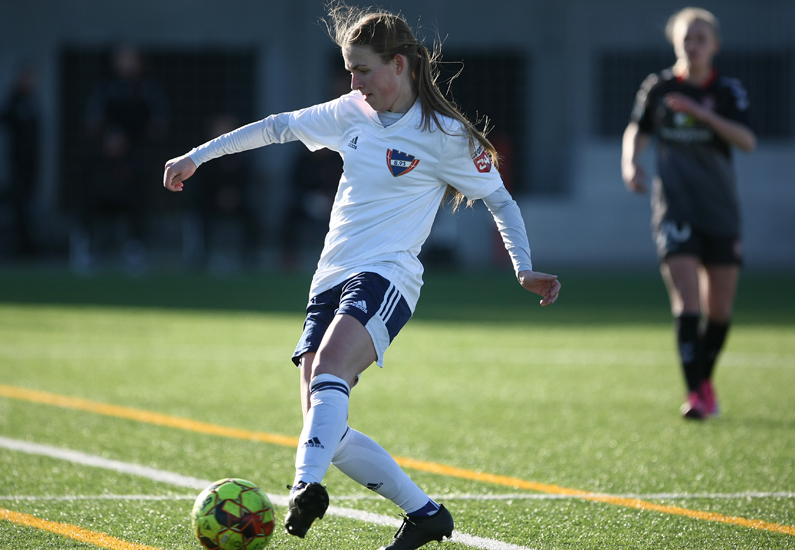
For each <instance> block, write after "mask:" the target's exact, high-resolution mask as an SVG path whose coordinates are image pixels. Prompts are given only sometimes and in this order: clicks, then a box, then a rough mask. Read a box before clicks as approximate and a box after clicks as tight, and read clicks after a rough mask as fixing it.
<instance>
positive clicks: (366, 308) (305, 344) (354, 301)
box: [293, 272, 411, 367]
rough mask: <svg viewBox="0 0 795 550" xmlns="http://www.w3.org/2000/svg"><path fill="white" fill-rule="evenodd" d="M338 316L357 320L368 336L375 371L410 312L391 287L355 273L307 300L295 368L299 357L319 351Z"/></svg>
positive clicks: (379, 279) (377, 278)
mask: <svg viewBox="0 0 795 550" xmlns="http://www.w3.org/2000/svg"><path fill="white" fill-rule="evenodd" d="M342 313H344V314H346V315H350V316H352V317H355V318H356V319H358V321H359V322H360V323H361V324H362V325H364V328H366V329H367V332H369V333H370V337H371V338H372V339H373V345H374V346H375V352H376V354H377V355H378V359H377V363H378V366H379V367H383V366H384V353H385V352H386V348H387V347H388V346H389V344H390V343H391V342H392V340H394V338H395V336H397V334H398V332H400V329H402V328H403V326H404V325H405V324H406V323H407V322H408V320H409V319H410V318H411V309H410V308H409V305H408V303H407V302H406V299H405V298H403V295H401V294H400V291H398V289H397V288H396V287H395V285H393V284H392V283H390V282H389V281H388V280H386V279H384V278H383V277H382V276H381V275H378V274H376V273H369V272H365V273H358V274H356V275H354V276H353V277H351V278H349V279H347V280H345V281H343V282H342V283H340V284H338V285H337V286H335V287H334V288H332V289H330V290H327V291H325V292H321V293H320V294H318V295H316V296H312V298H311V299H310V300H309V304H308V305H307V306H306V320H305V321H304V333H303V334H302V335H301V339H300V340H299V341H298V345H297V346H296V347H295V352H294V353H293V363H295V364H296V365H298V362H299V360H300V359H301V356H302V355H303V354H305V353H308V352H315V351H317V350H318V348H320V342H321V340H323V335H324V334H325V333H326V329H328V327H329V325H330V324H331V321H332V320H333V319H334V316H335V315H338V314H342Z"/></svg>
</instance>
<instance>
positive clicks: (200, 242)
mask: <svg viewBox="0 0 795 550" xmlns="http://www.w3.org/2000/svg"><path fill="white" fill-rule="evenodd" d="M208 126H209V127H208V137H209V138H210V139H213V138H216V137H218V136H220V135H223V134H226V133H227V132H231V131H232V130H234V129H235V128H237V127H238V126H239V124H238V120H237V117H235V116H234V115H232V114H230V113H221V114H218V115H215V116H213V117H211V118H210V120H209V124H208ZM197 177H198V178H200V179H199V181H200V185H198V186H197V188H196V190H195V203H196V204H195V213H196V216H195V218H193V221H194V222H195V223H194V224H193V227H191V229H190V231H189V233H190V237H189V238H186V242H189V243H190V246H189V247H187V248H188V249H186V251H185V257H186V259H187V260H188V262H189V263H190V264H191V265H193V266H195V267H208V262H209V261H210V260H211V259H212V257H213V256H214V252H215V250H214V249H215V248H218V247H216V246H214V245H215V244H217V241H218V240H220V238H219V235H220V237H224V236H228V237H231V236H232V234H231V232H228V231H224V229H227V228H231V229H237V235H239V239H238V240H239V241H240V243H241V245H242V254H241V256H242V258H241V259H242V263H243V265H244V266H247V267H251V268H255V267H256V266H257V264H258V252H259V246H260V231H261V228H260V223H259V212H258V210H257V202H256V201H255V200H254V197H253V196H252V195H253V193H254V188H253V181H252V168H251V157H249V156H248V155H227V156H224V157H221V158H218V159H215V160H214V161H213V162H209V163H207V165H206V166H205V167H204V169H203V170H202V171H201V173H200V174H199V175H198V176H197ZM234 226H237V227H234ZM217 258H224V256H223V255H217ZM230 263H231V262H230Z"/></svg>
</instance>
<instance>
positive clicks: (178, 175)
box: [163, 155, 196, 191]
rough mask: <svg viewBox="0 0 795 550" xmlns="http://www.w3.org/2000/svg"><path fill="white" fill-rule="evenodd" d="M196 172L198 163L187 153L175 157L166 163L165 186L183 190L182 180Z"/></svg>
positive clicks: (172, 189) (170, 188) (171, 189)
mask: <svg viewBox="0 0 795 550" xmlns="http://www.w3.org/2000/svg"><path fill="white" fill-rule="evenodd" d="M195 172H196V164H194V162H193V160H191V158H190V157H189V156H187V155H183V156H181V157H177V158H173V159H171V160H170V161H168V162H167V163H166V168H165V171H164V172H163V187H165V188H166V189H168V190H169V191H182V187H183V185H182V182H183V181H185V180H186V179H188V178H189V177H191V176H192V175H193V174H194V173H195Z"/></svg>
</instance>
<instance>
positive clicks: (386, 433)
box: [0, 271, 795, 550]
mask: <svg viewBox="0 0 795 550" xmlns="http://www.w3.org/2000/svg"><path fill="white" fill-rule="evenodd" d="M559 275H560V277H561V281H562V283H563V290H562V292H561V297H560V300H559V301H558V303H556V304H555V305H553V306H550V307H547V308H541V307H540V306H539V305H538V300H537V298H536V297H534V296H533V295H531V294H529V293H526V292H524V291H523V290H522V289H521V288H520V287H519V286H518V285H517V284H516V282H515V280H514V279H513V278H512V276H511V275H510V273H480V274H468V275H453V274H446V273H431V274H429V275H428V276H427V277H426V286H425V287H424V289H423V296H422V298H421V300H420V304H419V307H418V309H417V312H416V314H415V318H414V319H413V320H412V321H411V322H409V324H408V325H407V326H406V328H405V329H404V330H403V331H402V332H401V334H400V335H399V336H398V337H397V339H396V340H395V341H394V343H393V345H392V346H391V347H390V349H389V351H388V352H387V354H386V361H385V368H384V369H383V370H382V369H378V368H377V367H375V366H373V367H371V368H370V369H369V370H368V371H367V372H366V373H365V374H364V375H363V377H362V381H361V383H360V385H359V386H357V387H356V388H355V389H354V390H353V392H352V397H351V409H350V424H351V426H353V427H355V428H357V429H359V430H361V431H363V432H365V433H367V434H368V435H370V436H372V437H373V438H374V439H376V440H377V441H379V442H380V443H381V444H382V445H383V446H384V447H385V448H386V449H387V450H388V451H389V452H391V453H392V454H394V455H396V456H398V457H407V458H411V459H416V460H422V461H427V462H433V463H437V464H440V465H443V466H446V467H448V468H457V469H460V470H464V471H467V472H473V473H487V474H496V475H500V476H506V477H508V478H516V479H519V480H523V481H528V482H538V483H543V484H549V485H555V486H557V487H559V488H566V489H573V490H578V491H591V492H597V493H606V494H610V495H616V496H618V497H621V498H635V497H636V496H637V497H638V498H640V499H641V500H644V501H645V502H649V503H653V504H664V505H668V506H673V507H678V508H686V509H689V510H699V511H704V512H711V513H715V514H720V515H722V516H724V517H729V518H745V519H754V520H761V521H764V522H767V523H768V524H778V525H781V526H784V527H785V528H787V527H788V528H789V529H790V530H792V529H793V526H795V496H794V494H795V429H793V428H795V407H793V403H795V401H793V388H795V285H794V284H793V283H795V277H792V276H787V275H786V274H785V275H781V274H779V275H770V276H766V275H761V274H755V275H754V274H751V275H746V276H744V277H743V279H742V282H741V288H740V292H739V294H738V300H737V307H736V314H735V322H734V325H733V327H732V331H731V334H730V337H729V340H728V343H727V346H726V349H725V351H724V353H723V355H722V356H721V358H720V362H719V367H718V371H717V376H716V385H717V389H718V392H719V398H720V402H721V408H722V413H721V415H720V416H719V417H717V418H714V419H710V420H709V421H707V422H703V423H698V422H685V421H683V420H682V419H681V418H680V417H679V415H678V406H679V404H680V403H681V401H682V398H683V395H684V390H683V382H682V380H681V375H680V373H679V368H678V366H677V357H676V353H675V349H674V342H673V331H672V323H671V320H670V315H669V313H668V311H667V299H666V296H665V292H664V289H663V287H662V283H661V281H660V280H659V276H658V275H656V274H643V273H641V274H622V275H616V274H610V273H597V274H589V273H584V272H572V273H561V274H559ZM307 288H308V277H307V276H305V275H299V276H285V275H277V274H266V275H262V276H239V277H233V278H227V279H215V278H212V277H209V276H204V275H196V274H184V273H156V274H151V275H148V276H145V277H140V278H127V277H125V276H123V275H114V274H98V275H95V276H93V277H82V278H81V277H73V276H71V275H69V274H66V273H60V272H26V271H5V272H0V384H2V385H4V386H10V387H14V388H25V389H33V390H39V391H43V392H49V393H52V394H58V395H63V396H68V397H76V398H82V399H86V400H90V401H92V402H98V403H104V404H111V405H120V406H124V407H129V408H132V409H136V410H141V411H151V412H156V413H161V414H164V415H171V416H176V417H182V418H188V419H192V420H196V421H201V422H207V423H213V424H216V425H220V426H224V427H228V428H238V429H244V430H250V431H255V432H265V433H270V434H278V435H286V436H289V437H297V436H298V434H299V432H300V430H301V413H300V409H299V403H298V380H297V378H298V373H297V370H296V369H295V368H294V367H293V366H292V364H291V362H290V355H291V353H292V350H293V347H294V345H295V342H296V341H297V339H298V337H299V336H300V331H301V323H302V320H303V307H304V304H305V301H306V290H307ZM0 436H2V437H5V438H10V439H14V440H22V441H28V442H34V443H40V444H44V445H50V446H54V447H57V448H64V449H70V450H75V451H80V452H83V453H87V454H91V455H98V456H101V457H104V458H106V459H111V460H118V461H124V462H131V463H136V464H140V465H144V466H148V467H151V468H157V469H161V470H166V471H170V472H175V473H179V474H181V475H185V476H193V477H197V478H200V479H208V480H214V479H219V478H222V477H242V478H245V479H250V480H252V481H254V482H256V483H257V484H259V485H260V486H261V487H262V488H263V489H264V490H266V491H267V492H269V493H272V494H279V495H283V494H285V493H286V490H285V488H284V487H285V485H286V484H288V483H290V482H292V476H293V462H294V449H293V448H291V447H290V446H284V445H277V444H268V443H262V442H257V441H250V440H242V439H239V438H235V437H223V436H218V435H207V434H202V433H197V432H195V431H190V430H183V429H177V428H169V427H164V426H158V425H154V424H152V423H148V422H144V421H140V420H131V419H122V418H118V417H115V416H111V415H108V414H101V413H97V412H89V411H86V410H78V409H75V408H69V407H60V406H54V405H51V404H43V403H37V402H32V401H30V400H26V399H20V398H10V397H0ZM0 464H2V469H0V508H5V509H8V510H13V511H16V512H20V513H25V514H30V515H33V516H36V517H39V518H42V519H46V520H50V521H56V522H63V523H69V524H74V525H79V526H81V527H83V528H85V529H88V530H91V531H96V532H99V533H107V534H109V535H111V536H114V537H116V538H119V539H122V540H125V541H129V542H135V543H140V544H146V545H149V546H153V547H156V548H162V549H164V550H166V549H182V548H196V549H198V548H199V546H198V543H196V542H195V539H194V538H193V535H192V534H191V532H190V528H189V525H190V522H189V519H188V513H189V511H190V507H191V505H192V497H193V496H195V493H197V492H192V491H191V490H189V489H185V488H181V487H175V486H171V485H168V484H166V483H162V482H155V481H151V480H148V479H145V478H142V477H138V476H134V475H131V474H121V473H117V472H113V471H110V470H106V469H102V468H97V467H91V466H84V465H78V464H73V463H71V462H68V461H66V460H61V459H56V458H49V457H44V456H38V455H31V454H27V453H23V452H20V451H11V450H8V449H3V448H0ZM407 471H408V473H409V474H410V475H411V477H412V478H413V479H414V480H415V481H416V482H417V483H418V484H419V485H420V486H422V487H423V488H424V489H425V490H426V491H428V492H429V493H430V494H432V495H434V496H435V497H438V498H439V500H441V501H443V502H444V503H445V504H446V505H447V507H448V508H449V509H450V510H451V511H452V512H453V514H454V516H455V519H456V528H457V529H458V530H459V531H461V532H463V533H466V534H470V535H474V536H478V537H483V538H485V539H492V540H494V541H501V542H504V543H510V544H514V545H518V546H522V547H525V548H532V549H538V550H541V549H563V548H578V549H611V550H612V549H619V548H660V549H663V548H665V549H668V548H682V549H685V548H687V549H691V548H692V549H701V548H743V549H745V548H795V535H792V534H786V533H781V532H775V531H772V530H770V529H764V528H761V529H760V528H752V527H747V526H742V525H737V524H733V523H721V522H715V521H706V520H703V519H693V518H689V517H684V516H682V515H677V514H671V513H663V512H659V511H649V510H642V509H636V508H629V507H626V506H621V505H616V504H609V503H603V502H593V501H588V500H583V499H579V498H570V497H565V498H564V497H561V495H560V494H553V495H544V494H540V493H539V492H537V491H529V490H526V489H521V488H516V487H511V486H509V485H510V483H508V484H496V483H487V482H484V481H478V480H473V479H465V478H462V477H458V476H456V475H452V474H451V473H449V470H448V473H446V474H444V473H443V474H440V473H431V472H428V471H425V470H413V469H408V470H407ZM325 482H326V483H327V485H328V488H329V491H330V493H331V496H332V504H333V505H337V506H343V507H349V508H355V509H359V510H364V511H369V512H374V513H378V514H383V515H388V516H392V517H397V515H398V514H399V512H400V510H399V509H397V508H396V507H395V506H394V505H392V504H391V503H389V502H387V501H383V500H380V499H379V498H377V497H375V496H374V495H373V494H372V493H370V492H368V491H366V490H365V489H362V488H361V487H359V486H358V485H357V484H355V483H354V482H352V481H351V480H349V479H348V478H346V477H344V476H343V475H341V474H340V473H339V472H337V471H336V470H335V469H334V468H332V469H331V470H330V471H329V474H328V476H327V478H326V480H325ZM335 499H336V500H335ZM276 513H277V521H279V522H280V521H282V520H283V518H284V513H285V510H284V508H282V507H279V506H277V507H276ZM393 532H394V529H393V528H391V527H386V526H376V525H373V524H370V523H367V522H364V521H360V520H353V519H345V518H341V517H337V516H327V517H326V518H325V519H323V520H322V521H320V522H318V523H317V525H316V526H314V527H313V528H312V530H311V531H310V534H309V536H308V537H307V538H306V539H304V540H299V539H294V538H291V537H287V536H286V535H284V534H283V533H282V529H281V528H280V527H279V528H277V532H276V534H275V535H274V537H273V540H272V543H271V547H273V548H285V549H287V548H295V549H298V548H302V549H309V548H324V549H328V548H334V549H335V550H336V549H339V550H349V549H350V550H358V549H360V548H378V547H379V546H380V545H382V544H384V543H386V542H387V541H388V540H389V539H390V538H391V536H392V534H393ZM433 547H434V544H431V545H429V548H433ZM444 547H445V548H448V549H449V550H458V549H464V548H468V546H466V545H464V544H461V543H445V546H444ZM0 548H2V549H5V548H9V549H10V548H15V549H16V548H58V549H60V548H81V549H82V548H93V546H92V545H90V544H86V543H80V542H77V541H74V540H72V539H68V538H65V537H63V536H60V535H55V534H53V533H49V532H47V531H44V530H40V529H36V528H31V527H23V526H20V525H18V524H17V523H14V522H11V521H2V520H0Z"/></svg>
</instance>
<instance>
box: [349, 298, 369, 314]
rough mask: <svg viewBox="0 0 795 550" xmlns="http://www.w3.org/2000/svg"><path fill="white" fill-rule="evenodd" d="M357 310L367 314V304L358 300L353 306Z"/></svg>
mask: <svg viewBox="0 0 795 550" xmlns="http://www.w3.org/2000/svg"><path fill="white" fill-rule="evenodd" d="M351 305H352V306H353V307H355V308H359V309H361V310H362V311H363V312H365V313H367V302H365V301H364V300H357V301H355V302H353V303H352V304H351Z"/></svg>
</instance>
